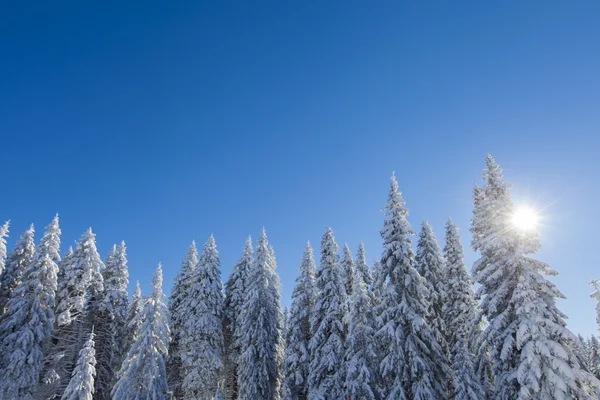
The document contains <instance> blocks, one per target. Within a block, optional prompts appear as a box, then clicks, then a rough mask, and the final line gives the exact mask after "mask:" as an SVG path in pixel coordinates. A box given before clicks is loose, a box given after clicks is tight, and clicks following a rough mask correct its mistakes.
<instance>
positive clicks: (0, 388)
mask: <svg viewBox="0 0 600 400" xmlns="http://www.w3.org/2000/svg"><path fill="white" fill-rule="evenodd" d="M60 233H61V232H60V228H59V226H58V215H57V216H56V217H54V219H53V220H52V222H51V223H50V224H49V225H48V226H47V227H46V231H45V233H44V236H43V237H42V240H41V241H40V243H39V244H38V246H37V248H36V250H35V254H34V257H33V260H31V261H30V262H29V264H28V265H26V266H25V271H24V273H23V276H22V280H21V281H20V282H19V284H18V285H17V287H16V288H15V289H14V291H13V292H12V295H11V298H10V299H9V300H8V303H7V304H6V309H7V311H6V312H5V313H4V314H3V315H2V316H1V317H0V355H1V357H2V360H1V361H0V382H2V385H0V398H2V399H23V400H28V399H32V398H33V394H34V393H35V391H36V389H37V386H38V380H39V376H40V372H41V370H42V366H43V348H44V347H45V346H46V343H47V342H48V341H49V340H50V338H51V335H52V331H53V324H54V310H53V308H54V301H55V300H54V298H55V293H56V285H57V283H56V282H57V273H58V266H57V265H56V262H57V261H59V260H60V255H59V254H60ZM31 235H33V231H32V232H31Z"/></svg>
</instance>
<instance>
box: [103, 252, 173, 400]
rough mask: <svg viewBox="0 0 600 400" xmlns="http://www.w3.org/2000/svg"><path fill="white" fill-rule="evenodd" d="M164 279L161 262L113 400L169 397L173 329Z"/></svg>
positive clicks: (156, 399) (120, 373)
mask: <svg viewBox="0 0 600 400" xmlns="http://www.w3.org/2000/svg"><path fill="white" fill-rule="evenodd" d="M162 282H163V277H162V267H161V265H160V264H159V265H158V267H157V268H156V272H155V273H154V277H153V278H152V294H151V295H150V296H149V297H148V298H146V299H145V301H144V308H143V310H142V313H141V315H140V318H139V319H140V321H141V325H140V327H139V330H138V335H137V338H136V339H135V342H133V344H132V346H131V349H129V351H128V352H127V356H126V357H125V360H124V361H123V364H122V365H121V369H120V370H119V373H118V376H119V380H118V381H117V383H116V384H115V386H114V387H113V390H112V396H113V397H112V398H113V399H114V400H134V399H135V400H137V399H152V400H166V399H167V392H168V390H169V387H168V384H167V371H166V368H165V359H166V356H167V352H168V348H169V335H170V332H169V309H168V308H167V306H166V304H165V302H166V297H165V295H164V294H163V291H162Z"/></svg>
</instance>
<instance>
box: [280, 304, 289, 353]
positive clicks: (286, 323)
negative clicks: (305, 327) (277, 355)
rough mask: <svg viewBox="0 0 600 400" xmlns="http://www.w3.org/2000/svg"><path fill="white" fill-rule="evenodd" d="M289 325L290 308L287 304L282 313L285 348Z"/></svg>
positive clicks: (282, 333) (282, 334)
mask: <svg viewBox="0 0 600 400" xmlns="http://www.w3.org/2000/svg"><path fill="white" fill-rule="evenodd" d="M289 327H290V309H289V308H288V306H285V307H283V312H282V313H281V336H282V337H283V347H284V349H285V346H286V344H287V338H288V333H289ZM282 361H283V360H282Z"/></svg>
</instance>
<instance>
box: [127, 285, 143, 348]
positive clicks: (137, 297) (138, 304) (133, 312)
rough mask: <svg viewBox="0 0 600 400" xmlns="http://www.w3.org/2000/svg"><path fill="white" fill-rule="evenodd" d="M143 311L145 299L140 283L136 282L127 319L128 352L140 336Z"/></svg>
mask: <svg viewBox="0 0 600 400" xmlns="http://www.w3.org/2000/svg"><path fill="white" fill-rule="evenodd" d="M143 309H144V298H143V297H142V289H141V288H140V282H139V281H135V289H134V291H133V295H132V296H131V301H130V302H129V307H127V317H126V319H125V321H126V324H125V326H126V330H127V337H126V340H127V342H126V346H125V348H126V350H127V351H129V349H131V346H132V345H133V343H134V342H135V341H136V340H137V338H138V336H139V333H140V325H141V322H142V321H141V319H140V318H139V316H140V315H141V314H142V311H143ZM125 354H127V353H125Z"/></svg>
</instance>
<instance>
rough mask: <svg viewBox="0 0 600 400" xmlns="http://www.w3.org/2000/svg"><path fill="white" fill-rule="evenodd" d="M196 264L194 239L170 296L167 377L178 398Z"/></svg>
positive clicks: (174, 394) (181, 392) (179, 396)
mask: <svg viewBox="0 0 600 400" xmlns="http://www.w3.org/2000/svg"><path fill="white" fill-rule="evenodd" d="M196 264H198V249H197V248H196V242H194V241H192V244H190V247H189V248H188V251H187V254H186V256H185V258H184V259H183V261H182V262H181V268H180V269H179V273H178V274H177V276H176V277H175V283H174V284H173V289H171V295H170V297H169V312H170V313H171V340H170V342H169V356H168V359H167V378H168V381H169V389H170V390H171V392H172V393H173V396H174V397H175V398H176V399H180V398H182V397H183V391H182V390H181V383H182V381H183V376H182V366H183V364H182V361H181V357H182V355H181V352H182V351H183V349H182V343H181V331H182V329H183V324H184V322H185V320H186V319H187V317H188V316H187V315H186V311H187V307H186V305H187V304H188V303H189V301H190V300H192V299H191V298H190V296H189V294H190V287H191V286H192V279H193V275H194V269H195V268H196Z"/></svg>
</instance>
